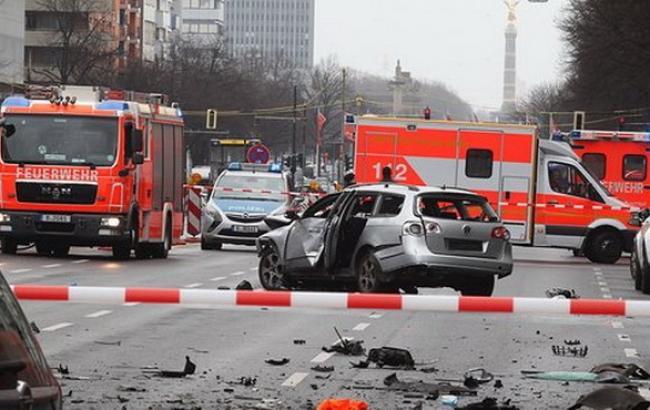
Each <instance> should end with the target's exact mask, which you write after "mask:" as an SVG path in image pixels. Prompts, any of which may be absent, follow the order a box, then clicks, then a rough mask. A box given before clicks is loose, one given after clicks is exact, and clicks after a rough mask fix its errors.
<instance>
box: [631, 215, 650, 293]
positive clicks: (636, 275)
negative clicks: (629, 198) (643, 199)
mask: <svg viewBox="0 0 650 410" xmlns="http://www.w3.org/2000/svg"><path fill="white" fill-rule="evenodd" d="M649 216H650V210H649V209H645V210H643V211H641V212H639V213H638V214H636V215H634V216H633V218H632V220H631V221H630V224H634V225H639V226H641V229H640V230H639V232H638V233H637V234H636V236H635V237H634V243H633V246H632V256H631V257H630V273H631V275H632V279H633V280H634V288H635V289H636V290H640V291H641V292H643V293H645V294H646V295H650V261H649V260H648V254H649V253H650V218H648V217H649Z"/></svg>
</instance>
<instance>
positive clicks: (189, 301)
mask: <svg viewBox="0 0 650 410" xmlns="http://www.w3.org/2000/svg"><path fill="white" fill-rule="evenodd" d="M11 288H12V290H13V292H14V294H15V295H16V297H17V298H18V299H19V300H21V301H27V300H31V301H49V302H54V301H58V302H71V303H99V304H123V303H132V302H139V303H155V304H174V305H180V306H183V305H186V306H194V307H196V306H204V307H283V308H314V309H338V310H345V309H375V310H402V311H430V312H457V313H515V314H543V315H549V314H550V315H603V316H638V317H650V301H637V300H611V299H606V300H605V299H546V298H520V297H472V296H440V295H400V294H361V293H340V292H291V291H281V292H266V291H261V292H260V291H250V290H211V289H165V288H118V287H88V286H41V285H13V286H12V287H11Z"/></svg>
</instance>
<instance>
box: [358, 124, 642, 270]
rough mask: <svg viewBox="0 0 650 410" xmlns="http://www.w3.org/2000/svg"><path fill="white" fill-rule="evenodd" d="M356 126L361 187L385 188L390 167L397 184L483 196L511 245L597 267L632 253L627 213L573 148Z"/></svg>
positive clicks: (498, 132)
mask: <svg viewBox="0 0 650 410" xmlns="http://www.w3.org/2000/svg"><path fill="white" fill-rule="evenodd" d="M353 120H356V127H357V131H356V136H357V140H356V146H355V149H356V161H355V175H356V176H357V181H358V182H360V183H376V182H378V181H380V180H381V179H382V176H383V173H382V170H383V169H384V167H386V166H389V167H390V168H392V174H393V180H394V181H395V182H400V183H406V184H412V185H433V186H448V187H458V188H465V189H470V190H473V191H475V192H477V193H479V194H481V195H483V196H485V197H486V198H487V199H488V201H489V202H490V203H491V204H492V205H493V207H494V208H496V209H497V210H498V212H499V215H500V216H501V218H502V219H503V222H504V225H505V226H506V227H507V228H508V229H509V230H510V232H511V233H512V242H513V243H516V244H520V245H527V246H546V247H559V248H568V249H574V250H577V249H580V250H582V251H584V253H585V256H587V257H588V258H589V259H590V260H591V261H593V262H597V263H614V262H616V261H617V260H618V259H619V258H620V256H621V253H622V252H623V251H624V250H626V251H629V250H630V249H631V244H632V238H633V237H634V234H635V233H636V230H637V228H635V227H633V226H631V225H630V224H629V220H630V217H631V215H630V210H631V209H630V206H629V205H628V204H626V203H624V202H622V201H620V200H619V199H616V198H614V197H613V196H612V194H611V193H610V192H609V191H608V190H607V189H606V188H605V187H604V186H603V185H602V184H601V183H600V181H599V180H598V178H595V177H594V176H592V174H591V173H590V172H589V171H588V170H587V169H585V167H584V166H583V164H582V162H581V161H580V158H578V157H577V156H576V155H575V153H574V152H573V151H572V150H571V147H570V146H569V145H568V144H566V143H560V142H554V141H549V140H540V139H538V138H537V128H536V127H534V126H524V125H508V124H481V123H463V122H453V121H429V120H414V119H396V118H378V117H370V116H368V117H360V118H357V119H353ZM636 160H637V163H638V162H639V161H638V159H636ZM628 162H631V160H630V159H628ZM643 176H644V177H645V174H644V175H643Z"/></svg>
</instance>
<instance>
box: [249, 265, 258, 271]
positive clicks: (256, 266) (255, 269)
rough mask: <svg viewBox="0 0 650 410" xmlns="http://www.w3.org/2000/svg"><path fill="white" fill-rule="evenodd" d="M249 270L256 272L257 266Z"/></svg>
mask: <svg viewBox="0 0 650 410" xmlns="http://www.w3.org/2000/svg"><path fill="white" fill-rule="evenodd" d="M249 270H251V271H252V270H257V266H256V267H254V268H250V269H249Z"/></svg>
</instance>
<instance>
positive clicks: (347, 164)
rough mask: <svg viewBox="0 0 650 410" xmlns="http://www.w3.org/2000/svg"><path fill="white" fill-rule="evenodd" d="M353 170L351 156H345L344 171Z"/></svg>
mask: <svg viewBox="0 0 650 410" xmlns="http://www.w3.org/2000/svg"><path fill="white" fill-rule="evenodd" d="M353 168H354V160H353V158H352V157H351V156H349V155H346V156H345V169H346V170H348V169H353Z"/></svg>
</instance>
